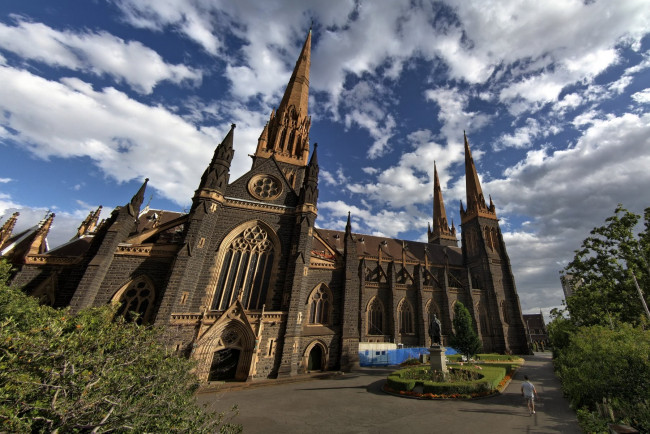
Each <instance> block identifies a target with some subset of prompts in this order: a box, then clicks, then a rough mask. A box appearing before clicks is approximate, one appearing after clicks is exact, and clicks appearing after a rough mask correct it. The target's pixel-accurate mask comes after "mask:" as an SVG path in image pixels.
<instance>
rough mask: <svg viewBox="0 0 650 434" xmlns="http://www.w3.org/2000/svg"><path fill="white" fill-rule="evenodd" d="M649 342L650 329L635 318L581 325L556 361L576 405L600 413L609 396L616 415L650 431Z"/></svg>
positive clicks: (566, 391) (618, 419)
mask: <svg viewBox="0 0 650 434" xmlns="http://www.w3.org/2000/svg"><path fill="white" fill-rule="evenodd" d="M648 348H650V331H648V330H643V329H642V328H641V327H633V326H632V325H630V324H625V323H623V324H620V325H619V327H617V328H616V329H614V330H612V329H611V328H610V327H609V326H602V325H595V326H589V327H580V328H579V329H577V331H576V333H575V334H573V335H572V336H571V337H570V339H569V344H568V345H567V346H566V347H565V348H564V349H563V350H561V351H560V355H559V357H558V358H557V359H556V363H555V366H556V371H557V373H558V376H559V377H560V379H561V380H562V389H563V390H564V392H565V393H566V395H567V396H568V398H569V400H570V401H571V404H572V405H573V407H574V408H576V409H579V408H582V407H586V408H587V409H589V410H590V411H592V412H594V413H595V412H596V409H597V406H598V405H600V404H602V403H603V398H605V399H606V400H607V402H608V405H609V406H610V408H611V409H612V411H613V415H614V421H622V422H624V423H627V424H630V425H633V426H634V427H636V428H637V429H639V431H641V432H649V431H650V388H648V383H647V382H648V378H650V359H649V358H648ZM612 422H613V421H612Z"/></svg>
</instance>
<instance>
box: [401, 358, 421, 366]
mask: <svg viewBox="0 0 650 434" xmlns="http://www.w3.org/2000/svg"><path fill="white" fill-rule="evenodd" d="M420 364H421V363H420V361H419V360H418V359H416V358H415V357H411V358H409V359H406V360H404V361H403V362H402V363H400V364H399V365H400V366H416V365H420Z"/></svg>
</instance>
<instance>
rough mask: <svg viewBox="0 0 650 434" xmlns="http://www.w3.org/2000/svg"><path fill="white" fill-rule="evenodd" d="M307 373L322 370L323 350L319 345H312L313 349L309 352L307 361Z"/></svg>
mask: <svg viewBox="0 0 650 434" xmlns="http://www.w3.org/2000/svg"><path fill="white" fill-rule="evenodd" d="M307 370H308V371H322V370H323V350H322V348H321V346H320V345H314V348H312V349H311V351H310V352H309V361H308V363H307Z"/></svg>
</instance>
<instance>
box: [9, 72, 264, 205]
mask: <svg viewBox="0 0 650 434" xmlns="http://www.w3.org/2000/svg"><path fill="white" fill-rule="evenodd" d="M0 82H2V83H3V84H4V85H3V86H0V109H1V110H3V111H5V112H6V113H9V114H10V116H7V117H5V118H4V119H3V120H2V122H3V126H4V127H7V128H10V129H11V130H12V131H15V132H14V133H9V132H8V131H7V133H6V134H10V137H11V138H12V139H14V140H15V141H16V142H17V143H22V144H23V146H25V147H27V148H28V150H29V151H30V152H32V153H33V154H35V155H37V156H39V157H41V158H48V157H50V156H58V157H63V158H68V157H77V156H88V157H90V158H91V159H92V160H93V161H94V163H95V164H96V165H97V166H98V167H99V168H100V169H101V170H102V171H103V172H104V173H106V174H107V175H109V176H111V177H113V178H114V179H116V180H117V181H120V182H122V181H128V180H131V179H136V178H139V179H142V178H144V177H149V178H150V179H151V181H150V185H151V186H153V187H154V188H156V189H157V190H158V191H159V192H161V194H162V195H163V196H165V197H167V198H170V199H172V200H174V201H176V202H177V203H179V204H186V203H187V202H188V200H189V198H190V197H191V193H192V191H193V190H194V189H195V188H196V186H197V185H198V181H199V179H198V177H199V176H200V173H197V170H196V168H197V167H200V168H201V170H202V169H203V168H204V167H205V166H206V165H207V164H208V162H209V161H210V157H211V155H212V153H213V151H214V148H215V146H216V144H217V143H219V142H220V141H221V140H222V139H223V137H224V136H225V133H226V132H227V130H228V129H229V123H225V124H223V125H222V126H221V127H220V128H219V129H218V130H217V129H216V128H200V129H197V128H196V127H195V126H194V125H192V124H189V123H187V122H186V121H185V120H183V119H182V118H181V117H179V116H177V115H175V114H173V113H171V112H169V111H168V110H166V109H165V108H164V107H161V106H147V105H145V104H142V103H140V102H137V101H134V100H132V99H130V98H129V97H128V96H127V95H126V94H124V93H122V92H119V91H117V90H115V89H113V88H105V89H103V90H101V91H96V90H94V89H93V88H92V86H91V85H89V84H88V83H85V82H83V81H81V80H79V79H73V78H68V79H63V80H61V82H54V81H48V80H45V79H43V78H41V77H38V76H35V75H33V74H31V73H29V72H27V71H24V70H17V69H13V68H8V67H0ZM230 113H231V120H232V121H235V122H236V123H238V124H239V127H238V128H237V130H236V133H235V138H236V139H235V140H236V141H237V142H238V143H241V144H242V145H243V144H245V146H242V145H238V146H237V150H236V153H235V160H234V161H233V165H232V167H231V173H232V178H231V179H233V180H234V179H235V177H237V176H239V175H241V174H242V173H244V172H245V171H246V170H248V168H249V167H250V160H248V159H247V157H246V155H247V154H248V153H253V152H254V150H255V144H256V142H257V136H258V135H259V132H260V131H261V130H262V126H263V125H264V121H265V119H264V118H262V117H261V116H255V115H254V114H253V113H250V112H248V111H246V110H245V109H244V108H243V107H237V106H232V107H230ZM153 155H155V158H152V156H153Z"/></svg>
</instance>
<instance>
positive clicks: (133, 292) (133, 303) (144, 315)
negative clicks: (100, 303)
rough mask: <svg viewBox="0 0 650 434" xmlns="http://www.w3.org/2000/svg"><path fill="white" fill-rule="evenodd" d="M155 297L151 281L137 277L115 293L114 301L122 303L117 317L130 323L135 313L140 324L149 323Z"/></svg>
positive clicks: (144, 277)
mask: <svg viewBox="0 0 650 434" xmlns="http://www.w3.org/2000/svg"><path fill="white" fill-rule="evenodd" d="M155 297H156V292H155V290H154V287H153V283H151V280H149V278H148V277H146V276H140V277H136V278H135V279H133V280H131V281H130V282H129V283H127V284H126V285H124V286H123V287H122V288H120V290H119V291H117V292H116V293H115V296H114V297H113V301H118V302H119V303H120V307H119V308H118V309H117V313H116V315H117V316H123V317H124V318H126V319H127V320H128V321H130V320H132V319H133V313H135V314H137V320H136V322H137V323H138V324H142V323H143V322H144V323H146V322H148V321H149V315H150V314H151V308H152V307H153V302H154V299H155Z"/></svg>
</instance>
